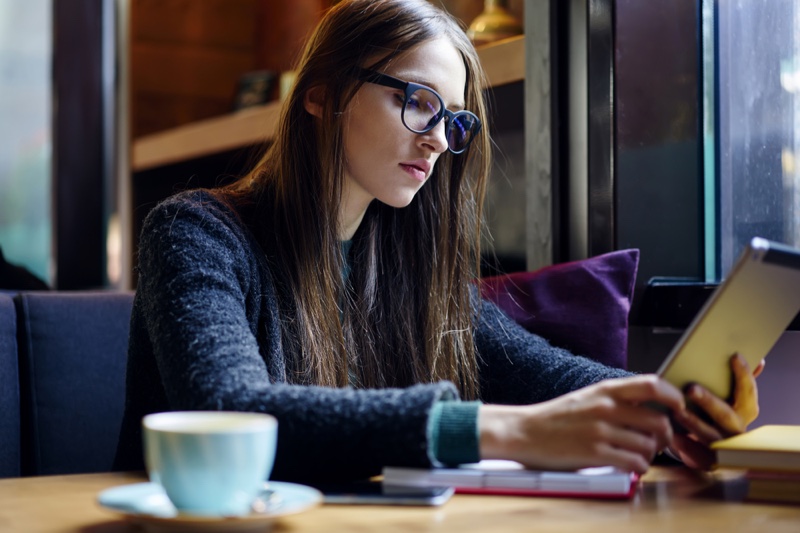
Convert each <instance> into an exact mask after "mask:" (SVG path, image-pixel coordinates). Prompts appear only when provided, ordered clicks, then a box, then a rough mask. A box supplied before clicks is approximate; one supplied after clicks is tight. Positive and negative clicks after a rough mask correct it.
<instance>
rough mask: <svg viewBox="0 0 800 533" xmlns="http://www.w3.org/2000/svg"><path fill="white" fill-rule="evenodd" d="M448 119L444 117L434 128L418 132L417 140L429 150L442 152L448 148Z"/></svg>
mask: <svg viewBox="0 0 800 533" xmlns="http://www.w3.org/2000/svg"><path fill="white" fill-rule="evenodd" d="M446 122H447V119H442V120H440V121H439V123H438V124H437V125H436V126H434V127H433V129H432V130H430V131H426V132H425V133H418V134H417V142H418V143H419V144H421V145H422V146H424V147H425V148H427V149H428V150H430V151H432V152H434V153H437V154H441V153H443V152H445V151H446V150H447V124H446Z"/></svg>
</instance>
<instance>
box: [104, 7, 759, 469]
mask: <svg viewBox="0 0 800 533" xmlns="http://www.w3.org/2000/svg"><path fill="white" fill-rule="evenodd" d="M485 87H486V82H485V79H484V75H483V72H482V70H481V66H480V64H479V62H478V58H477V55H476V52H475V50H474V48H473V46H472V44H471V43H470V41H469V40H468V39H467V37H466V36H465V34H464V32H463V30H462V28H461V27H460V26H459V25H458V24H457V23H456V22H455V21H454V20H453V19H452V18H451V17H450V16H449V15H447V14H446V13H445V12H443V11H442V10H440V9H439V8H437V7H435V6H434V5H432V4H431V3H429V2H427V1H425V0H343V1H341V2H339V3H337V4H336V5H335V6H334V7H332V8H331V9H330V10H329V11H328V12H327V14H326V15H325V17H324V19H323V20H322V21H321V23H320V24H319V26H318V28H317V29H316V31H315V32H314V34H313V35H312V36H311V37H310V39H309V41H308V43H307V46H306V49H305V52H304V54H303V56H302V58H301V60H300V62H299V66H298V69H297V81H296V84H295V86H294V89H293V90H292V92H291V94H290V95H289V96H288V98H287V100H286V102H285V104H284V107H283V112H282V115H281V118H280V123H279V125H278V129H277V133H276V135H275V139H274V142H273V143H272V144H271V145H270V146H269V148H268V149H267V151H266V153H265V155H264V156H263V158H262V159H261V160H260V161H259V162H258V164H257V165H255V167H254V168H253V170H252V171H251V172H249V173H248V174H247V175H245V176H243V177H242V178H241V179H240V180H238V181H237V182H236V183H234V184H233V185H231V186H228V187H224V188H220V189H215V190H195V191H188V192H184V193H180V194H178V195H176V196H174V197H172V198H170V199H168V200H166V201H165V202H163V203H161V204H160V205H159V206H158V207H156V208H155V209H154V210H153V211H152V212H151V213H150V215H149V216H148V218H147V221H146V223H145V226H144V229H143V232H142V235H141V242H140V251H139V254H140V256H139V285H138V287H137V293H136V299H135V303H134V309H133V315H132V319H131V339H130V350H129V362H128V375H127V403H126V411H125V419H124V421H123V426H122V432H121V436H120V445H119V449H118V454H117V467H118V468H126V469H130V468H141V466H142V450H141V429H140V424H141V419H142V417H143V416H144V415H145V414H148V413H152V412H156V411H166V410H199V409H210V410H238V411H261V412H266V413H270V414H273V415H274V416H276V417H277V418H278V420H279V439H278V452H277V457H276V464H275V469H274V477H276V478H278V479H295V480H302V479H310V478H338V479H345V478H348V479H349V478H362V477H367V476H370V475H374V474H376V473H379V472H380V468H381V467H382V466H386V465H395V466H403V465H413V466H430V465H435V464H458V463H463V462H470V461H476V460H478V459H481V458H505V459H514V460H517V461H520V462H522V463H524V464H526V465H529V466H532V467H540V468H566V469H571V468H579V467H585V466H591V465H606V464H610V465H614V466H617V467H620V468H624V469H629V470H635V471H640V472H641V471H644V470H645V469H647V467H648V464H649V462H650V461H651V460H652V458H653V456H654V455H655V454H656V453H657V452H659V451H660V450H662V449H664V448H665V447H667V446H669V447H670V448H671V449H672V450H673V451H674V452H675V453H677V454H679V455H680V456H681V457H682V458H683V459H684V460H685V461H686V462H687V463H689V464H692V465H697V466H704V465H707V464H708V455H707V454H708V448H707V445H708V443H709V442H711V441H713V440H715V439H718V438H720V437H721V436H723V435H727V434H732V433H736V432H739V431H742V430H743V429H744V428H745V427H746V424H747V423H749V422H750V421H752V419H753V418H755V414H756V412H757V401H756V393H755V381H754V377H753V375H752V374H751V373H750V372H749V371H748V369H747V368H746V367H745V366H744V365H743V364H742V363H741V362H740V361H739V360H738V359H736V360H734V362H733V370H734V373H735V376H736V381H737V385H736V401H735V402H734V403H733V404H732V405H728V404H726V403H725V402H723V401H721V400H719V399H717V398H714V397H713V396H711V395H710V394H708V393H706V394H703V395H701V396H699V397H693V398H692V399H693V400H694V401H695V402H696V403H698V404H699V405H700V406H701V407H703V408H704V409H705V410H706V411H707V412H708V414H709V415H710V416H711V418H712V419H713V420H714V421H715V423H713V424H709V423H706V422H703V421H701V420H700V419H699V418H698V417H697V416H695V415H693V414H692V413H691V412H690V411H688V410H686V409H685V402H684V397H683V394H682V393H681V392H680V391H678V390H676V389H675V388H674V387H672V386H670V385H669V384H667V383H666V382H664V381H662V380H660V379H658V378H657V377H655V376H632V375H630V374H629V373H627V372H624V371H622V370H618V369H613V368H608V367H605V366H603V365H601V364H598V363H596V362H593V361H591V360H589V359H586V358H583V357H580V356H577V355H573V354H570V353H568V352H566V351H565V350H561V349H559V348H556V347H553V346H551V345H550V344H548V343H547V342H546V341H545V340H543V339H542V338H540V337H538V336H535V335H533V334H530V333H528V332H527V331H525V330H523V329H522V328H521V327H520V326H518V325H517V324H515V323H514V322H513V321H511V320H510V319H509V318H508V317H506V316H505V315H504V314H503V313H502V312H501V311H500V310H499V309H497V307H495V306H494V305H493V304H491V303H489V302H487V301H484V300H482V299H481V298H480V296H479V293H478V291H477V290H476V289H475V285H474V280H475V279H476V278H477V277H478V267H479V257H480V251H479V242H480V232H481V216H482V214H481V205H482V202H483V197H484V191H485V189H486V180H487V176H488V173H489V169H490V153H491V146H490V137H489V132H488V131H487V127H486V118H487V117H486V108H485V105H484V100H483V90H484V88H485ZM701 392H702V391H701ZM646 403H659V404H662V405H663V406H665V407H666V409H667V410H668V411H670V412H671V413H672V416H673V417H674V418H675V419H676V420H678V421H679V422H681V423H682V424H683V425H684V426H685V427H687V428H688V429H689V430H690V433H689V435H676V434H673V431H672V429H671V425H670V422H669V420H668V417H667V415H666V414H664V413H663V412H661V411H658V410H655V409H652V408H649V407H646V406H645V405H644V404H646Z"/></svg>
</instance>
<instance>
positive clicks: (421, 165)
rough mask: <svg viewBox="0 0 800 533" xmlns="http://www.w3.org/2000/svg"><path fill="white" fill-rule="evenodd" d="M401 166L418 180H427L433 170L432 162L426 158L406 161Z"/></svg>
mask: <svg viewBox="0 0 800 533" xmlns="http://www.w3.org/2000/svg"><path fill="white" fill-rule="evenodd" d="M400 166H401V167H402V168H403V170H405V171H406V172H408V173H409V174H410V175H411V177H413V178H414V179H416V180H418V181H425V180H426V179H427V178H428V174H430V171H431V164H430V163H429V162H428V161H426V160H425V159H415V160H413V161H404V162H402V163H400Z"/></svg>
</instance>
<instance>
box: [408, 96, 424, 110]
mask: <svg viewBox="0 0 800 533" xmlns="http://www.w3.org/2000/svg"><path fill="white" fill-rule="evenodd" d="M421 106H422V103H421V102H420V101H419V100H417V99H416V98H409V99H408V101H407V102H406V107H407V108H410V109H419V108H420V107H421Z"/></svg>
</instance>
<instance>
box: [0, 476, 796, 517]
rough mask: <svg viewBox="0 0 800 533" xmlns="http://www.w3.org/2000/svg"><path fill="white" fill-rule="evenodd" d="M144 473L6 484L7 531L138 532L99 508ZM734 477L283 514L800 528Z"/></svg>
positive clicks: (1, 495)
mask: <svg viewBox="0 0 800 533" xmlns="http://www.w3.org/2000/svg"><path fill="white" fill-rule="evenodd" d="M142 480H143V477H142V476H141V475H139V474H89V475H74V476H53V477H39V478H20V479H4V480H0V531H2V532H3V533H12V532H25V533H38V532H43V533H44V532H81V533H112V532H114V533H117V532H134V531H139V529H138V528H136V527H134V526H133V525H132V524H131V523H130V522H127V521H126V520H124V519H121V518H120V517H119V516H118V515H115V514H113V513H111V512H109V511H107V510H105V509H103V508H101V507H99V506H98V505H97V504H96V502H95V497H96V495H97V493H98V492H99V491H101V490H103V489H106V488H109V487H113V486H116V485H120V484H123V483H134V482H140V481H142ZM744 488H745V487H744V480H743V479H742V477H741V475H740V474H738V473H736V472H718V473H715V474H709V475H706V474H697V473H693V472H691V471H689V470H686V469H684V468H682V467H654V468H653V469H651V471H650V472H648V474H647V475H646V476H645V477H644V478H643V480H642V483H641V486H640V488H639V491H638V493H637V495H636V496H635V497H634V499H632V500H630V501H594V500H572V499H551V498H524V497H509V496H468V495H456V496H455V497H454V498H453V499H452V500H451V501H449V502H448V503H447V504H445V505H444V506H442V507H439V508H402V507H368V506H333V505H327V506H321V507H318V508H315V509H312V510H310V511H307V512H304V513H301V514H298V515H294V516H288V517H284V518H281V519H280V520H279V521H278V522H276V524H275V526H274V529H273V531H275V532H276V533H277V532H280V533H287V532H295V531H298V532H300V531H302V532H326V533H329V532H334V533H338V532H364V531H378V532H381V533H392V532H402V533H409V532H417V531H431V532H449V531H452V532H459V533H469V532H484V531H485V532H492V533H496V532H523V531H537V532H541V531H560V532H580V533H587V532H589V533H592V532H598V533H600V532H606V531H609V532H613V533H621V532H636V533H641V532H645V533H658V532H664V531H670V532H672V531H674V532H679V533H692V532H695V531H697V532H707V531H725V532H741V531H748V532H749V531H752V532H769V533H779V532H783V531H786V532H789V531H791V532H795V533H796V532H798V531H800V505H768V504H756V503H743V502H742V501H741V500H742V495H743V489H744Z"/></svg>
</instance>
